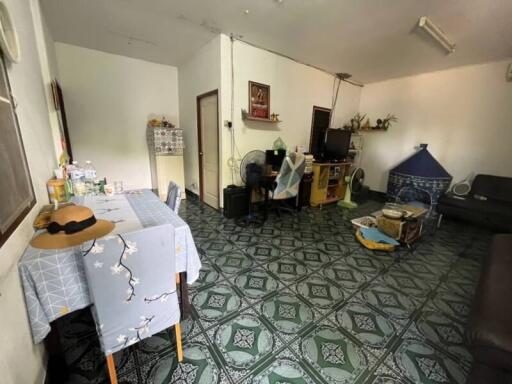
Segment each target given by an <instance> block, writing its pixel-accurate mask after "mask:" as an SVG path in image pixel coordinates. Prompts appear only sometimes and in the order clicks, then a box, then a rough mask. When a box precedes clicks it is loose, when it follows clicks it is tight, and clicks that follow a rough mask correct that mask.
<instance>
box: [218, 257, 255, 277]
mask: <svg viewBox="0 0 512 384" xmlns="http://www.w3.org/2000/svg"><path fill="white" fill-rule="evenodd" d="M213 263H214V264H215V265H216V267H217V268H218V269H219V270H220V272H221V273H222V274H223V275H225V276H226V277H230V276H233V275H236V274H239V273H241V272H243V271H245V270H247V269H249V268H251V267H252V266H253V265H254V260H253V259H252V258H251V257H250V256H249V255H247V254H246V253H243V252H241V251H234V252H230V253H226V254H224V255H220V256H218V257H216V258H215V259H214V261H213Z"/></svg>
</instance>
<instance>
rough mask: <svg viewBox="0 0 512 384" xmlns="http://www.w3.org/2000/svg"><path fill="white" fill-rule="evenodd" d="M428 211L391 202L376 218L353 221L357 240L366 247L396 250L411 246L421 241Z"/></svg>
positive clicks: (367, 217) (376, 213)
mask: <svg viewBox="0 0 512 384" xmlns="http://www.w3.org/2000/svg"><path fill="white" fill-rule="evenodd" d="M426 214H427V210H426V209H425V208H419V207H416V206H413V205H399V204H391V203H388V204H386V206H385V207H384V208H383V209H382V210H380V211H377V212H374V213H373V214H372V216H363V217H360V218H357V219H354V220H352V224H353V226H354V228H355V229H356V237H357V239H358V240H359V241H360V242H361V244H363V245H364V246H365V247H366V248H369V249H374V250H381V251H393V250H394V249H395V247H396V246H398V245H399V244H400V243H403V244H411V243H413V242H414V241H416V240H417V239H419V238H420V236H421V232H422V228H423V219H424V217H425V215H426Z"/></svg>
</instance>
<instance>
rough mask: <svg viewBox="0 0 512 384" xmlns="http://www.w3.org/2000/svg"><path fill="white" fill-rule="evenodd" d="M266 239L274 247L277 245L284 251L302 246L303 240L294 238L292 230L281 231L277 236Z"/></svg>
mask: <svg viewBox="0 0 512 384" xmlns="http://www.w3.org/2000/svg"><path fill="white" fill-rule="evenodd" d="M267 241H268V242H269V243H270V244H271V245H273V246H274V247H277V248H279V249H280V250H282V251H284V252H287V251H292V250H294V249H297V248H301V247H303V246H304V242H303V241H302V240H298V239H296V238H295V237H294V234H293V232H292V233H285V232H284V231H283V232H282V233H281V235H280V236H279V237H276V238H274V239H268V240H267Z"/></svg>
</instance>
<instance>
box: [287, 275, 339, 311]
mask: <svg viewBox="0 0 512 384" xmlns="http://www.w3.org/2000/svg"><path fill="white" fill-rule="evenodd" d="M293 290H294V291H295V292H296V293H297V294H299V295H301V296H302V297H303V298H304V299H305V300H307V301H308V302H309V303H311V305H312V306H313V307H314V308H315V309H317V310H318V309H320V310H322V311H323V312H325V311H328V310H331V309H333V308H334V307H335V306H336V305H337V304H339V303H340V302H341V301H343V300H344V297H345V296H344V294H343V291H342V290H341V289H340V288H338V287H337V286H336V285H334V284H331V283H330V282H329V281H326V280H325V279H324V278H322V276H321V275H311V276H308V277H307V278H306V279H304V280H301V281H300V282H298V283H297V284H295V286H294V287H293Z"/></svg>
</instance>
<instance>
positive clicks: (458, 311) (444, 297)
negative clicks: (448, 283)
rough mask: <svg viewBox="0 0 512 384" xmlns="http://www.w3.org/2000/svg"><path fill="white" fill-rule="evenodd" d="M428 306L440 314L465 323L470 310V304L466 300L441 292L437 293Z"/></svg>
mask: <svg viewBox="0 0 512 384" xmlns="http://www.w3.org/2000/svg"><path fill="white" fill-rule="evenodd" d="M429 305H431V307H432V306H433V307H434V308H435V309H437V310H438V311H440V312H441V313H443V314H445V315H447V316H450V317H453V318H455V319H457V320H459V321H462V322H466V320H467V317H468V316H469V311H470V309H471V302H470V300H469V299H468V298H464V297H461V296H459V295H456V294H454V293H451V292H443V291H439V292H438V293H437V295H436V296H435V297H434V299H432V301H430V302H429Z"/></svg>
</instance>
